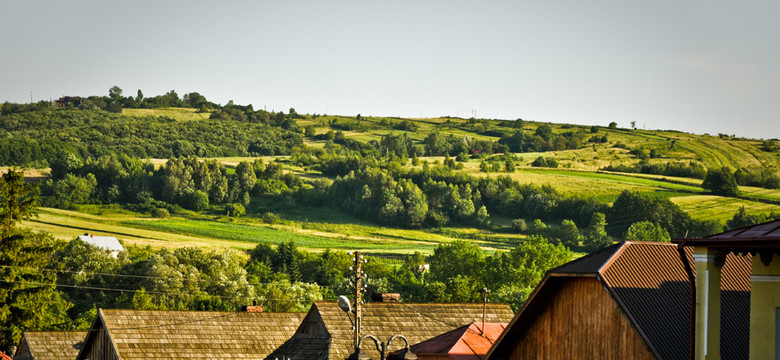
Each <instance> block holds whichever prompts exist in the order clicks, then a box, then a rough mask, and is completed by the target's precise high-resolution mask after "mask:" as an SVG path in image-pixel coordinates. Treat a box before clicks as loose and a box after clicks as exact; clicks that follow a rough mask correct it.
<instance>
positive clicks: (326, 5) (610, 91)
mask: <svg viewBox="0 0 780 360" xmlns="http://www.w3.org/2000/svg"><path fill="white" fill-rule="evenodd" d="M0 9H2V14H0V18H2V20H0V102H4V101H10V102H19V103H27V102H29V101H30V98H31V96H32V99H33V101H40V100H49V99H57V98H59V97H60V96H64V95H76V96H88V95H107V94H108V89H110V88H111V87H112V86H115V85H116V86H119V87H120V88H122V89H123V90H124V94H125V95H126V96H127V95H133V96H134V95H135V94H136V92H137V90H138V89H140V90H141V91H142V92H143V94H144V95H145V96H147V97H149V96H155V95H161V94H164V93H166V92H168V91H170V90H175V91H176V92H177V93H178V94H179V95H183V94H186V93H189V92H199V93H200V94H202V95H204V96H206V98H207V99H209V100H210V101H213V102H216V103H221V104H225V103H227V102H228V101H229V100H233V101H234V102H235V103H236V104H252V105H253V106H254V108H255V109H261V108H266V109H267V110H276V111H280V110H282V111H285V112H287V111H288V109H289V108H291V107H292V108H295V109H296V111H297V112H298V113H310V114H311V113H317V114H337V115H356V114H362V115H364V116H366V115H373V116H401V117H437V116H446V115H449V116H460V117H464V118H468V117H471V116H472V115H473V114H476V115H477V117H480V118H495V119H509V120H514V119H517V118H522V119H525V120H535V121H544V122H553V123H574V124H584V125H603V126H606V125H607V124H609V123H610V122H613V121H614V122H616V123H618V126H620V127H630V123H631V122H632V121H635V122H636V126H637V127H638V128H646V129H672V130H680V131H685V132H693V133H698V134H702V133H709V134H712V135H715V134H718V133H725V134H734V135H737V136H743V137H752V138H778V137H780V125H778V124H780V121H779V120H780V41H778V40H777V38H778V35H779V34H780V21H777V15H778V14H780V1H776V0H768V1H764V0H751V1H746V2H742V1H733V0H709V1H704V0H684V1H680V0H653V1H625V0H593V1H581V0H579V1H578V0H560V1H557V0H548V1H522V0H514V1H458V0H450V1H435V0H416V1H403V0H398V1H371V0H362V1H338V0H334V1H322V0H315V1H307V0H301V1H294V0H287V1H208V2H207V1H196V0H188V1H147V0H134V1H121V2H120V1H109V0H100V1H78V0H74V1H16V0H0Z"/></svg>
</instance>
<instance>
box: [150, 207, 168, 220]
mask: <svg viewBox="0 0 780 360" xmlns="http://www.w3.org/2000/svg"><path fill="white" fill-rule="evenodd" d="M168 216H171V213H170V212H169V211H168V209H165V208H158V207H156V208H154V209H152V217H156V218H158V219H163V218H167V217H168Z"/></svg>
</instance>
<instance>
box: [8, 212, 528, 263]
mask: <svg viewBox="0 0 780 360" xmlns="http://www.w3.org/2000/svg"><path fill="white" fill-rule="evenodd" d="M309 211H310V212H311V213H312V214H313V213H314V212H313V211H312V210H309ZM98 213H100V214H98ZM345 220H346V219H342V221H341V222H340V223H332V222H328V219H327V218H325V219H324V221H323V222H314V221H303V222H296V221H286V222H284V223H282V224H265V223H262V222H261V221H259V220H258V219H253V218H249V219H244V220H241V221H236V220H231V219H223V218H218V217H213V218H205V217H202V216H201V218H199V219H188V218H170V219H153V218H148V217H140V216H138V215H137V214H134V213H131V212H126V211H117V210H116V209H107V210H106V209H103V208H101V207H98V206H87V207H84V208H82V209H79V211H73V210H61V209H53V208H40V209H39V211H38V216H36V217H35V218H33V219H31V220H28V221H24V222H22V226H25V227H29V228H31V229H33V230H37V231H46V232H49V233H51V234H52V235H53V236H54V237H56V238H58V239H63V240H70V239H73V238H74V237H76V236H78V235H82V234H85V233H90V234H96V235H101V236H116V237H117V238H118V239H120V240H121V241H122V243H124V244H125V245H130V246H141V247H144V246H151V247H153V248H160V247H167V248H179V247H185V246H196V247H204V248H221V247H229V248H235V249H251V248H253V247H255V246H256V245H257V244H259V243H266V244H270V245H278V244H280V243H283V242H289V241H294V242H295V243H296V245H297V246H299V247H300V248H302V249H306V250H310V251H315V252H318V251H322V250H325V249H350V250H366V251H370V252H372V253H397V254H403V253H412V252H414V251H421V252H423V253H431V252H432V251H433V249H434V248H435V247H436V246H438V245H439V244H441V243H449V242H452V241H455V240H457V239H461V238H471V239H472V242H474V243H476V244H478V245H479V246H481V247H482V248H483V249H485V250H488V251H495V250H499V249H505V248H508V247H510V246H511V245H512V244H514V243H516V242H517V241H518V240H520V239H522V238H523V236H520V235H509V236H507V235H504V234H481V235H478V234H471V235H467V234H468V233H469V232H471V230H472V229H454V228H449V229H446V230H438V231H439V233H435V232H430V231H426V230H408V229H393V228H384V227H377V226H368V225H360V224H355V223H349V222H347V221H345Z"/></svg>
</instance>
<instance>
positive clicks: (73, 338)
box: [14, 331, 87, 360]
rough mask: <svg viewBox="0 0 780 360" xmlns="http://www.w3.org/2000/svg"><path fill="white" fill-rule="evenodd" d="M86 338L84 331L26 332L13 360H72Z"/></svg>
mask: <svg viewBox="0 0 780 360" xmlns="http://www.w3.org/2000/svg"><path fill="white" fill-rule="evenodd" d="M86 337H87V332H86V331H27V332H25V333H24V334H22V339H21V341H19V347H18V348H17V349H16V353H15V354H14V360H73V359H75V358H76V355H78V353H79V350H80V349H81V346H82V345H83V344H84V338H86Z"/></svg>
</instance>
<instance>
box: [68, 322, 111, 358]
mask: <svg viewBox="0 0 780 360" xmlns="http://www.w3.org/2000/svg"><path fill="white" fill-rule="evenodd" d="M98 324H99V326H92V328H91V329H90V331H96V332H97V333H96V334H92V335H94V337H93V338H92V339H91V340H92V341H87V342H85V343H84V346H86V347H87V348H86V349H82V351H81V353H80V354H79V355H80V356H79V357H78V358H77V360H119V356H118V355H117V353H116V350H115V349H114V345H113V344H112V343H111V338H110V337H109V336H108V331H106V328H105V327H104V326H102V325H103V323H102V321H98ZM87 337H89V335H88V336H87Z"/></svg>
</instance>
